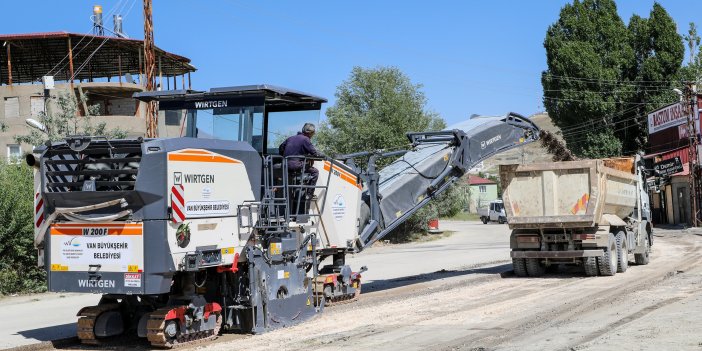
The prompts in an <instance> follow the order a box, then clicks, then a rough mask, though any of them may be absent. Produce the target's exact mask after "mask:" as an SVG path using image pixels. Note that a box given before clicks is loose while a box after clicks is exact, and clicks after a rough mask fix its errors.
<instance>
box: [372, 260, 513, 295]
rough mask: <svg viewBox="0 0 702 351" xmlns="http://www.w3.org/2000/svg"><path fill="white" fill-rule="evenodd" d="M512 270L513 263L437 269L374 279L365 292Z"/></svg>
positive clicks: (501, 273)
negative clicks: (397, 276)
mask: <svg viewBox="0 0 702 351" xmlns="http://www.w3.org/2000/svg"><path fill="white" fill-rule="evenodd" d="M511 271H512V264H511V263H506V264H501V265H496V266H490V267H480V268H469V269H461V270H445V269H442V270H440V271H436V272H433V273H423V274H417V275H411V276H407V277H402V278H396V279H390V280H374V281H372V282H370V283H365V284H363V292H377V291H383V290H389V289H395V288H399V287H403V286H408V285H412V284H419V283H425V282H430V281H434V280H439V279H446V278H452V277H458V276H468V275H472V274H500V275H504V274H505V273H506V272H511Z"/></svg>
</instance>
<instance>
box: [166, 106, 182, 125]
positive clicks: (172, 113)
mask: <svg viewBox="0 0 702 351" xmlns="http://www.w3.org/2000/svg"><path fill="white" fill-rule="evenodd" d="M181 114H182V110H166V112H165V115H166V125H167V126H179V125H180V115H181Z"/></svg>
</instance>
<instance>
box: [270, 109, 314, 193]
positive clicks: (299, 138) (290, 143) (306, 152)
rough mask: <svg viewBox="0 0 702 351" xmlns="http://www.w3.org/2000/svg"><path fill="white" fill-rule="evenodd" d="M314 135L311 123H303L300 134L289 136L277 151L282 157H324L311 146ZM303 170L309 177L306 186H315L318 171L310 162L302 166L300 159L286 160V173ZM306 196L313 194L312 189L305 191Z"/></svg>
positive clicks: (302, 162)
mask: <svg viewBox="0 0 702 351" xmlns="http://www.w3.org/2000/svg"><path fill="white" fill-rule="evenodd" d="M314 133H315V127H314V124H312V123H305V125H304V126H303V127H302V131H301V132H297V135H294V136H291V137H289V138H287V139H285V141H284V142H283V143H282V144H280V146H279V147H278V151H279V152H280V154H281V155H282V156H283V157H288V156H313V157H324V155H323V154H322V153H321V152H319V151H317V149H316V148H315V147H314V145H312V137H313V136H314ZM303 166H304V167H303ZM303 168H304V171H305V173H306V174H308V175H309V177H308V181H307V184H306V185H316V184H317V178H319V170H317V169H316V168H314V166H313V165H312V162H308V164H307V165H304V160H303V159H301V158H295V157H291V158H289V159H288V171H292V172H297V171H301V170H302V169H303ZM307 194H308V195H312V194H314V189H312V188H310V189H307Z"/></svg>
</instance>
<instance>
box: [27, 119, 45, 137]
mask: <svg viewBox="0 0 702 351" xmlns="http://www.w3.org/2000/svg"><path fill="white" fill-rule="evenodd" d="M25 122H27V125H28V126H30V127H32V128H34V129H37V130H39V131H40V132H43V133H44V134H48V132H47V130H46V126H45V125H44V124H43V123H41V122H39V121H37V120H36V119H33V118H27V119H26V120H25Z"/></svg>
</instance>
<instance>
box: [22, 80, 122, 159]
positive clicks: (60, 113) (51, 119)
mask: <svg viewBox="0 0 702 351" xmlns="http://www.w3.org/2000/svg"><path fill="white" fill-rule="evenodd" d="M77 113H78V101H77V100H76V98H75V97H74V95H73V94H71V93H68V92H61V93H59V94H58V96H57V97H56V101H55V104H54V106H53V108H51V109H50V111H49V113H44V112H43V111H42V112H40V113H39V122H41V123H42V124H43V125H44V126H45V127H46V133H43V132H40V131H38V130H36V129H31V130H30V132H29V134H27V135H17V136H15V141H16V142H17V143H27V144H30V145H35V146H36V145H41V144H43V143H44V142H45V141H46V140H51V141H60V140H63V138H65V137H66V136H69V135H93V136H98V135H99V136H106V137H108V138H117V139H119V138H125V137H126V136H127V133H126V131H125V130H122V129H120V128H113V129H108V128H107V124H106V123H105V122H99V123H97V124H96V125H94V124H93V121H92V118H91V116H97V115H99V106H97V105H92V106H89V107H88V115H87V116H83V117H80V116H77Z"/></svg>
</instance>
